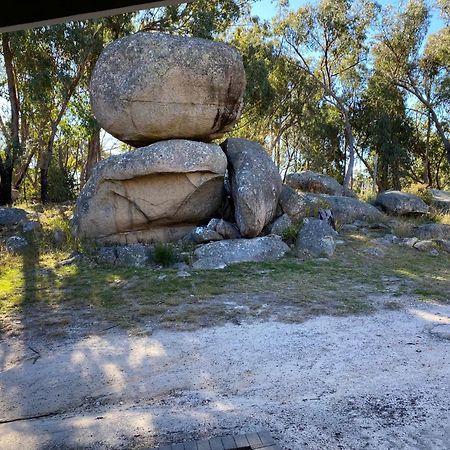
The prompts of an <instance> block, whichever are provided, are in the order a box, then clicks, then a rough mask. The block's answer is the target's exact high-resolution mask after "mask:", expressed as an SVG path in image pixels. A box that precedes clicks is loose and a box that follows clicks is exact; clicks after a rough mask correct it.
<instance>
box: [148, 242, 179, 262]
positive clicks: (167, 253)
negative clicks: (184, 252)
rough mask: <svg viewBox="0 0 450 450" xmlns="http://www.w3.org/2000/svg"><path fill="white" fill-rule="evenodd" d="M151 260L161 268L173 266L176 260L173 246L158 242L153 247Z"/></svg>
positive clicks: (176, 255) (175, 251) (176, 256)
mask: <svg viewBox="0 0 450 450" xmlns="http://www.w3.org/2000/svg"><path fill="white" fill-rule="evenodd" d="M152 259H153V261H154V262H155V263H156V264H160V265H161V266H163V267H170V266H173V265H174V264H175V263H176V262H177V259H178V254H177V250H176V248H175V246H174V245H173V244H170V243H168V244H164V243H161V242H158V243H156V244H155V245H154V247H153V251H152Z"/></svg>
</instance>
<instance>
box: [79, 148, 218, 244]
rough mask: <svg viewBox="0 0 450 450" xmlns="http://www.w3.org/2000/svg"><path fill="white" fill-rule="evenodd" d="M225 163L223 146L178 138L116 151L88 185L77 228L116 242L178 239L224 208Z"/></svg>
mask: <svg viewBox="0 0 450 450" xmlns="http://www.w3.org/2000/svg"><path fill="white" fill-rule="evenodd" d="M226 167H227V161H226V157H225V154H224V153H223V151H222V150H221V148H220V147H219V146H218V145H215V144H205V143H202V142H193V141H187V140H178V139H175V140H170V141H163V142H157V143H155V144H152V145H150V146H148V147H142V148H140V149H137V150H134V151H132V152H128V153H123V154H120V155H115V156H112V157H110V158H108V159H106V160H104V161H102V162H101V163H100V164H98V166H97V167H96V168H95V170H94V173H93V175H92V177H91V178H90V179H89V181H88V182H87V183H86V185H85V186H84V187H83V189H82V191H81V193H80V196H79V198H78V201H77V204H76V208H75V212H74V219H73V224H72V225H73V231H74V232H75V234H76V235H77V236H79V237H81V238H94V239H96V240H98V241H100V242H108V243H117V244H131V243H137V242H142V243H146V242H154V241H164V242H167V241H174V240H178V239H180V238H182V237H183V236H184V235H186V234H187V233H189V232H190V231H191V230H192V229H193V228H194V227H195V226H196V225H197V224H199V223H201V222H204V221H207V220H208V219H210V218H211V217H213V216H214V214H215V213H216V211H217V210H218V208H219V207H220V204H221V202H222V196H223V180H224V174H225V171H226Z"/></svg>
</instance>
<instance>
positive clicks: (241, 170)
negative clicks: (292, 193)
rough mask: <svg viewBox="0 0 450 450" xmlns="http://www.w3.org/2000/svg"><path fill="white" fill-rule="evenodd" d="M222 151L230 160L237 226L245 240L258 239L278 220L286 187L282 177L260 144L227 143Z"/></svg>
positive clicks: (235, 140) (239, 141) (229, 141)
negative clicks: (265, 228)
mask: <svg viewBox="0 0 450 450" xmlns="http://www.w3.org/2000/svg"><path fill="white" fill-rule="evenodd" d="M222 148H223V150H224V152H225V154H226V155H227V159H228V174H229V179H230V184H231V196H232V199H233V203H234V209H235V218H236V223H237V226H238V228H239V231H240V232H241V234H242V236H244V237H254V236H257V235H258V234H259V233H261V231H262V229H263V228H264V226H265V225H267V224H268V223H269V222H271V221H272V219H273V218H274V216H275V212H276V209H277V204H278V199H279V197H280V193H281V187H282V182H281V177H280V174H279V172H278V169H277V167H276V166H275V164H274V162H273V161H272V159H271V158H270V157H269V155H268V154H267V153H266V152H265V151H264V149H263V148H262V147H261V146H260V145H259V144H258V143H257V142H252V141H249V140H247V139H236V138H233V139H227V140H226V141H225V142H224V143H223V144H222Z"/></svg>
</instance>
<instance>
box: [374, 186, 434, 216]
mask: <svg viewBox="0 0 450 450" xmlns="http://www.w3.org/2000/svg"><path fill="white" fill-rule="evenodd" d="M375 205H376V206H379V207H380V208H381V209H382V210H383V211H385V212H387V213H388V214H395V215H399V216H404V215H408V214H426V213H428V205H427V204H426V203H425V202H424V201H423V200H422V199H421V198H419V197H417V195H413V194H408V193H407V192H400V191H386V192H382V193H380V194H378V196H377V199H376V200H375Z"/></svg>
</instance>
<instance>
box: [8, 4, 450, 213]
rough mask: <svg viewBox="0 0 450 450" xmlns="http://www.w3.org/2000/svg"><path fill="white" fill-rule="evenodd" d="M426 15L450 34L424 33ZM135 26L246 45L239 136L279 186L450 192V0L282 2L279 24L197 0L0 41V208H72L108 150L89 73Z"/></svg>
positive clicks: (244, 8)
mask: <svg viewBox="0 0 450 450" xmlns="http://www.w3.org/2000/svg"><path fill="white" fill-rule="evenodd" d="M432 14H439V15H440V17H441V19H442V23H443V26H442V27H441V28H440V29H439V30H437V31H435V32H433V33H430V30H429V26H430V18H431V15H432ZM138 30H146V31H161V32H166V33H175V34H180V35H187V36H197V37H203V38H208V39H216V40H221V41H224V42H227V43H230V44H231V45H234V46H235V47H237V48H238V50H239V51H240V52H241V54H242V56H243V59H244V64H245V68H246V72H247V90H246V95H245V109H244V112H243V114H242V117H241V119H240V121H239V123H238V124H237V126H236V127H235V130H234V131H233V135H235V136H240V137H246V138H248V139H253V140H256V141H258V142H260V143H261V144H263V145H264V146H265V148H266V149H267V151H268V152H269V153H270V154H271V155H272V157H273V159H274V161H275V162H276V164H277V165H278V167H279V169H280V171H281V174H282V176H285V175H286V173H288V172H290V171H300V170H305V169H310V170H315V171H318V172H324V173H327V174H329V175H331V176H334V177H335V178H336V179H338V180H339V181H340V182H342V183H343V184H344V185H345V187H349V188H353V189H354V190H356V191H357V192H358V193H360V194H363V195H367V194H368V193H371V192H375V191H383V190H387V189H414V187H416V188H417V186H419V187H423V186H425V187H427V186H428V187H436V188H440V189H444V188H446V187H450V164H449V162H450V142H449V122H448V118H449V107H450V74H449V67H450V0H440V1H435V2H425V1H422V0H412V1H409V2H405V3H400V4H397V3H396V5H395V6H384V7H381V6H379V5H378V4H376V3H375V2H373V1H369V0H355V1H351V0H347V1H346V0H322V1H319V2H314V3H310V4H306V5H305V6H302V7H300V9H298V10H296V11H293V10H292V9H291V8H289V5H288V4H287V3H286V2H280V3H279V4H278V8H277V14H276V15H275V16H274V18H273V19H272V20H271V21H262V20H261V19H259V18H258V17H254V16H252V1H251V0H217V1H215V2H210V1H207V0H195V1H194V2H192V3H188V4H184V5H178V6H169V7H165V8H157V9H154V10H149V11H141V12H138V13H129V14H123V15H118V16H114V17H110V18H104V19H98V20H88V21H80V22H69V23H65V24H61V25H55V26H49V27H42V28H36V29H32V30H27V31H22V32H16V33H4V34H2V35H1V41H2V47H1V54H2V58H0V95H1V98H0V204H2V205H5V204H9V203H11V200H12V197H15V196H17V195H20V197H19V199H20V200H22V201H41V202H42V203H48V202H63V201H68V200H73V199H74V198H76V196H77V194H78V192H79V190H80V188H81V187H82V186H83V184H84V183H85V182H86V180H87V179H88V178H89V176H90V174H91V173H92V170H93V167H94V166H95V164H96V163H97V162H98V161H99V160H100V159H101V158H104V157H106V156H109V154H110V153H111V151H112V148H111V147H112V146H113V145H114V144H113V140H112V139H105V136H104V135H105V133H104V132H103V131H102V130H101V129H100V126H99V125H98V123H97V122H96V121H95V118H94V117H93V116H92V112H91V108H90V104H89V91H88V87H89V79H90V75H91V72H92V70H93V67H94V65H95V62H96V60H97V58H98V56H99V54H100V52H101V51H102V49H103V48H104V47H105V46H106V45H107V44H108V43H110V42H111V41H113V40H115V39H118V38H120V37H122V36H124V35H127V34H130V33H133V32H135V31H138ZM130 149H131V148H130V147H128V146H126V145H125V144H123V145H121V146H120V148H116V149H115V150H114V151H129V150H130Z"/></svg>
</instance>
